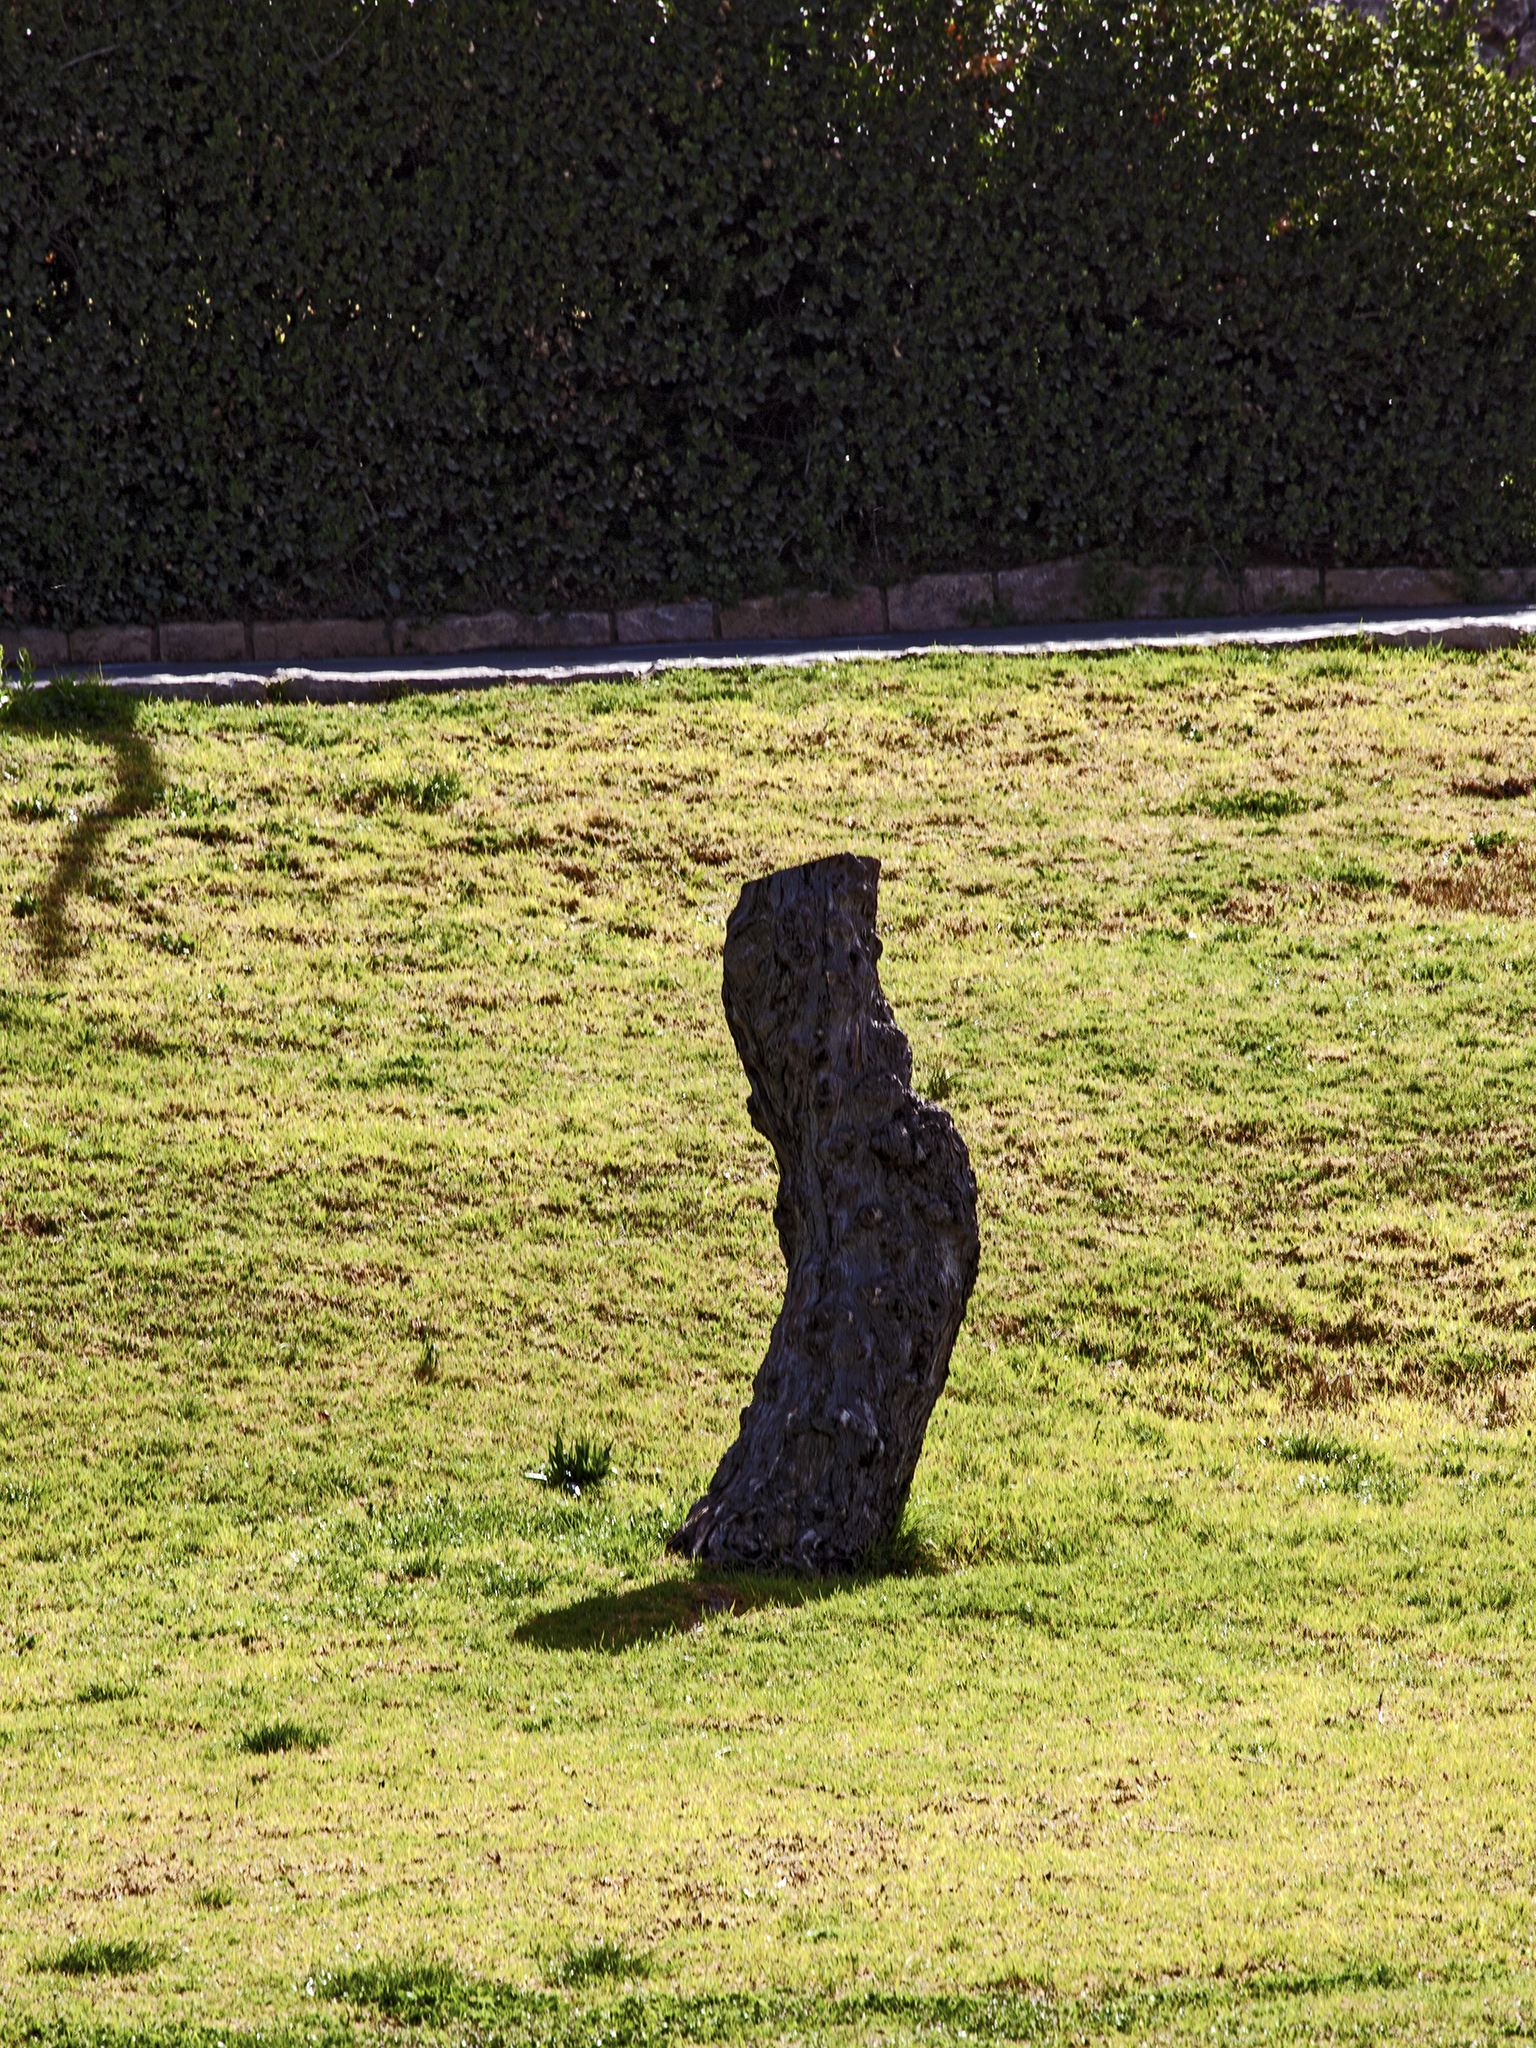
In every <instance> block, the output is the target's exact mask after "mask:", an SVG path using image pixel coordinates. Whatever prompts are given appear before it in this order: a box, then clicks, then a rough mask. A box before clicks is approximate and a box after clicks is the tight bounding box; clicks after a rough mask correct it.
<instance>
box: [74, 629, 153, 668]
mask: <svg viewBox="0 0 1536 2048" xmlns="http://www.w3.org/2000/svg"><path fill="white" fill-rule="evenodd" d="M152 644H153V642H152V636H151V634H150V630H149V628H148V626H85V627H82V628H81V630H80V631H79V632H77V633H71V634H70V636H69V658H70V660H71V661H72V662H75V663H77V664H78V663H85V664H88V665H89V666H90V667H92V668H105V667H114V666H118V665H121V664H124V663H127V662H135V661H148V660H149V659H150V648H151V645H152Z"/></svg>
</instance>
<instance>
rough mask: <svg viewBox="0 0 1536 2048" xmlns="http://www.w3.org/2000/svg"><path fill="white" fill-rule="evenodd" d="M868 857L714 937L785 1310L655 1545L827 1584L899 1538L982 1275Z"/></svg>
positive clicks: (804, 876) (746, 902)
mask: <svg viewBox="0 0 1536 2048" xmlns="http://www.w3.org/2000/svg"><path fill="white" fill-rule="evenodd" d="M879 887H880V863H879V862H878V861H877V860H867V859H861V858H859V857H858V856H856V855H854V854H837V855H834V856H833V857H832V858H830V859H827V860H819V861H814V862H812V863H811V864H810V865H809V866H806V867H797V868H785V869H783V870H781V872H779V873H778V874H774V875H767V876H765V877H764V878H763V879H762V880H760V881H756V882H749V883H748V884H747V886H746V887H745V888H744V889H743V890H742V892H741V900H740V902H739V903H738V904H737V905H736V908H735V910H734V911H733V912H732V913H731V918H730V922H729V924H728V925H727V926H726V934H725V987H724V1000H725V1015H726V1021H727V1023H728V1024H729V1025H730V1029H731V1036H732V1038H733V1039H734V1040H735V1041H736V1050H737V1051H738V1052H739V1053H740V1055H741V1063H742V1065H743V1067H745V1069H746V1072H747V1079H748V1080H749V1081H750V1082H751V1084H752V1092H751V1094H750V1096H749V1097H748V1099H747V1113H748V1115H749V1116H750V1117H751V1119H752V1122H753V1124H754V1125H755V1126H756V1128H757V1129H758V1130H759V1131H761V1132H762V1134H763V1136H764V1137H765V1138H767V1139H768V1141H769V1143H770V1144H771V1145H772V1146H773V1149H774V1153H775V1155H776V1156H777V1159H778V1163H779V1197H778V1202H777V1204H776V1205H775V1208H774V1222H775V1224H776V1225H777V1226H778V1232H779V1243H780V1246H781V1247H782V1249H783V1252H784V1262H785V1264H786V1266H787V1267H788V1268H789V1273H788V1279H787V1282H786V1285H785V1291H784V1306H783V1307H782V1308H781V1309H780V1311H779V1316H778V1320H777V1322H776V1323H775V1324H774V1326H773V1335H772V1337H771V1338H770V1340H769V1344H768V1355H767V1356H766V1358H764V1360H763V1363H762V1365H761V1367H760V1368H759V1370H758V1374H757V1379H756V1382H755V1384H754V1386H753V1389H752V1403H751V1406H750V1407H748V1408H744V1409H743V1410H742V1415H741V1434H740V1436H739V1437H738V1438H737V1439H736V1442H735V1443H734V1444H733V1445H732V1446H731V1448H730V1450H729V1451H727V1452H726V1454H725V1457H724V1458H723V1459H722V1460H721V1464H720V1469H719V1471H718V1472H717V1473H716V1474H715V1476H714V1479H713V1481H712V1483H711V1485H710V1488H709V1491H708V1493H706V1494H705V1496H704V1498H703V1499H702V1500H700V1501H697V1502H695V1504H694V1506H693V1507H692V1508H691V1509H690V1510H689V1513H688V1516H687V1519H686V1520H685V1521H684V1523H683V1525H682V1527H681V1528H680V1529H678V1530H677V1531H676V1532H675V1534H674V1535H673V1536H672V1537H671V1538H670V1539H669V1543H668V1547H669V1549H672V1550H675V1551H680V1552H682V1553H683V1554H684V1555H685V1556H688V1557H696V1558H703V1559H707V1560H708V1561H710V1562H711V1563H715V1564H722V1565H737V1566H747V1567H752V1568H755V1569H757V1570H761V1571H785V1570H788V1571H796V1572H811V1573H816V1572H835V1571H844V1570H847V1569H849V1568H850V1567H852V1566H854V1565H856V1564H857V1563H858V1562H859V1561H860V1560H861V1559H862V1558H865V1557H867V1556H868V1555H869V1553H870V1552H871V1550H872V1549H873V1548H874V1547H875V1546H876V1545H878V1544H880V1543H882V1542H883V1541H885V1540H886V1539H887V1538H888V1537H890V1536H891V1535H892V1533H893V1532H894V1531H895V1528H896V1525H897V1523H898V1522H899V1521H900V1519H901V1512H902V1509H903V1507H904V1506H905V1505H906V1499H907V1491H908V1489H909V1487H910V1486H911V1484H912V1474H913V1472H914V1470H915V1469H916V1466H917V1460H918V1455H919V1453H920V1452H921V1450H922V1447H923V1433H924V1431H925V1430H926V1428H927V1426H928V1417H929V1415H930V1414H931V1413H932V1412H933V1404H934V1402H935V1401H936V1400H937V1399H938V1397H939V1394H940V1393H941V1392H942V1390H943V1387H944V1382H945V1380H946V1379H947V1378H948V1376H949V1357H950V1352H951V1351H952V1349H953V1348H954V1342H955V1337H956V1335H957V1333H958V1331H959V1328H960V1323H961V1319H962V1318H963V1316H964V1314H965V1308H966V1303H967V1302H968V1301H969V1299H970V1294H971V1289H972V1287H973V1286H974V1285H975V1282H976V1269H977V1264H978V1261H979V1257H980V1239H979V1237H978V1235H977V1230H976V1177H975V1175H974V1174H973V1173H972V1171H971V1163H970V1159H969V1157H968V1155H967V1153H966V1149H965V1144H964V1141H963V1140H962V1139H961V1137H960V1134H959V1132H958V1131H957V1130H956V1129H955V1126H954V1124H953V1122H952V1121H951V1119H950V1117H949V1115H948V1114H947V1112H946V1111H944V1110H942V1109H938V1108H936V1107H935V1106H934V1105H933V1104H932V1103H930V1102H924V1101H922V1100H920V1099H919V1098H918V1097H917V1096H915V1095H914V1094H913V1093H912V1085H911V1084H912V1049H911V1047H910V1046H909V1045H908V1044H907V1041H906V1039H905V1037H904V1036H903V1035H902V1032H901V1030H900V1027H899V1026H898V1025H897V1023H896V1020H895V1018H894V1017H893V1016H892V1014H891V1008H890V1005H889V1003H888V1002H887V1001H886V999H885V995H884V993H883V991H882V990H881V987H880V978H879V975H878V973H877V972H876V963H877V962H878V960H879V958H880V951H881V947H880V941H879V939H878V937H877V936H876V933H875V913H876V906H877V901H878V896H879Z"/></svg>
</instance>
